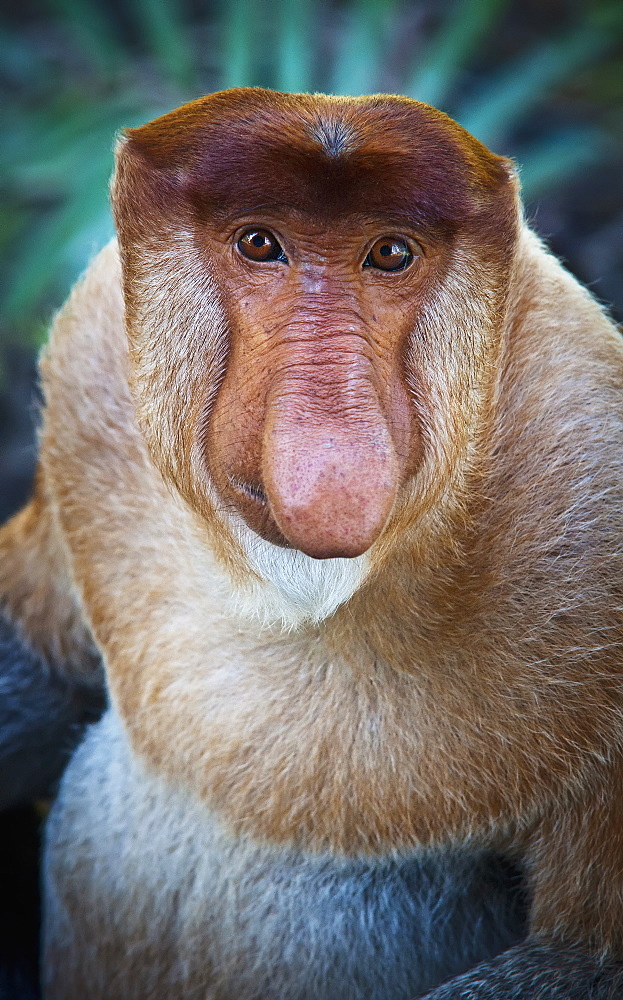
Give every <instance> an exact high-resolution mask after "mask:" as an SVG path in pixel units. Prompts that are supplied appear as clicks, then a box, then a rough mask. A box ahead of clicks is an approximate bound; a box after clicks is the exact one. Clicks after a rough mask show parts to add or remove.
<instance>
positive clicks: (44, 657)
mask: <svg viewBox="0 0 623 1000" xmlns="http://www.w3.org/2000/svg"><path fill="white" fill-rule="evenodd" d="M105 700H106V699H105V694H104V685H103V676H102V671H101V664H100V658H99V654H98V653H97V650H96V649H95V646H94V644H93V641H92V639H91V636H90V633H89V630H88V628H87V626H86V624H85V623H84V621H83V618H82V615H81V613H80V609H79V605H78V602H77V599H76V596H75V593H74V590H73V585H72V582H71V577H70V573H69V570H68V566H67V562H66V558H65V555H64V550H63V547H62V544H61V543H60V541H59V538H58V534H57V530H56V529H55V526H54V518H53V515H52V510H51V508H50V506H49V505H48V504H47V503H46V501H45V498H44V491H43V487H42V483H41V479H39V483H38V486H37V492H36V494H35V497H34V498H33V500H32V501H31V503H30V504H29V505H28V506H27V507H25V508H24V510H22V511H21V512H20V513H19V514H17V515H16V516H15V517H14V518H13V519H12V520H10V521H9V522H7V524H5V525H4V526H3V527H2V528H1V529H0V809H6V808H9V807H12V806H15V805H19V804H21V803H24V802H28V801H29V800H32V799H33V798H36V797H39V796H42V795H46V794H48V793H49V792H50V790H51V789H52V788H53V785H54V783H55V782H56V781H57V779H58V778H59V777H60V775H61V773H62V771H63V768H64V766H65V764H66V763H67V761H68V759H69V755H70V753H71V751H72V750H73V748H74V747H75V745H76V743H77V742H78V740H79V738H80V736H81V733H82V730H83V728H84V726H85V725H86V724H87V723H88V722H90V721H95V719H97V718H98V717H99V715H100V714H101V712H102V710H103V708H104V707H105Z"/></svg>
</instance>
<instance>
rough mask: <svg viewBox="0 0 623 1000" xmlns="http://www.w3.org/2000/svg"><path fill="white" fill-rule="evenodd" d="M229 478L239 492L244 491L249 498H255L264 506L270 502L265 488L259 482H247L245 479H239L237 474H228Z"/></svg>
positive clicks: (244, 494)
mask: <svg viewBox="0 0 623 1000" xmlns="http://www.w3.org/2000/svg"><path fill="white" fill-rule="evenodd" d="M227 478H228V479H229V482H230V484H231V486H233V488H234V489H235V490H236V492H237V493H242V494H243V496H245V497H248V499H249V500H255V501H256V502H257V503H261V504H262V505H263V506H266V505H267V504H268V500H267V498H266V494H265V493H264V490H263V489H262V487H261V486H259V485H258V484H257V483H247V482H245V480H244V479H239V478H238V477H237V476H228V477H227Z"/></svg>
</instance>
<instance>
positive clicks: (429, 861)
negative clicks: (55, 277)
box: [0, 90, 623, 1000]
mask: <svg viewBox="0 0 623 1000" xmlns="http://www.w3.org/2000/svg"><path fill="white" fill-rule="evenodd" d="M113 201H114V209H115V217H116V224H117V231H118V244H117V243H114V244H111V245H110V246H108V247H107V248H106V249H105V250H104V251H103V252H102V253H101V254H100V255H99V257H97V258H96V260H95V261H94V262H93V264H92V265H91V267H90V268H89V270H88V272H87V274H86V276H85V278H84V280H83V281H82V282H81V283H80V284H79V285H78V286H77V287H76V289H75V290H74V292H73V294H72V296H71V298H70V299H69V302H68V303H67V305H66V306H65V308H64V309H63V310H62V312H61V313H60V315H59V317H58V319H57V321H56V323H55V327H54V330H53V333H52V338H51V342H50V345H49V347H48V348H47V350H46V352H45V356H44V359H43V363H42V373H43V385H44V393H45V412H44V420H43V429H42V434H41V460H40V471H39V479H38V485H37V493H36V497H35V499H34V501H33V504H32V505H31V507H30V508H29V509H28V510H27V511H26V512H25V513H23V514H22V515H20V516H19V517H18V519H17V521H15V522H13V523H12V524H11V523H10V524H9V525H8V526H7V528H6V529H5V530H4V533H3V535H2V536H1V537H0V545H2V546H3V548H2V550H1V551H2V552H3V553H4V555H3V565H4V566H9V564H10V567H11V569H10V573H7V572H6V571H3V581H4V582H3V583H2V588H3V589H2V592H3V593H4V594H5V595H6V596H5V607H6V616H7V620H8V621H10V622H12V623H13V625H14V626H15V627H17V628H19V630H20V635H21V636H22V641H25V642H28V643H29V644H30V647H31V648H33V649H36V650H42V649H43V652H44V653H45V651H46V649H50V648H53V649H54V650H56V651H57V653H58V651H59V650H60V654H58V655H56V659H60V660H62V661H63V662H65V663H66V664H68V666H67V668H66V671H67V672H68V674H69V675H70V676H71V675H72V672H73V673H74V674H75V672H76V670H78V673H79V676H81V677H83V676H84V671H85V666H84V664H85V663H90V662H91V660H90V659H89V657H90V656H91V655H92V654H91V652H90V651H91V643H92V640H91V638H90V636H93V639H94V642H95V644H96V647H97V649H98V650H99V651H100V652H101V655H102V658H103V661H104V665H105V671H106V677H107V683H108V688H109V692H110V700H111V707H110V710H109V711H108V713H107V715H106V716H105V717H104V719H103V720H102V721H101V722H100V723H98V724H97V725H95V726H94V727H92V728H91V729H90V730H89V732H88V735H87V737H86V739H85V740H84V742H83V743H82V745H81V746H80V747H79V749H78V751H77V752H76V754H75V756H74V758H73V760H72V762H71V764H70V765H69V768H68V770H67V771H66V773H65V776H64V779H63V782H62V785H61V790H60V794H59V797H58V799H57V801H56V804H55V806H54V808H53V811H52V815H51V818H50V822H49V826H48V833H47V852H46V864H45V893H46V914H45V921H46V929H45V947H44V980H45V989H46V994H45V995H46V998H47V1000H76V998H82V997H88V998H89V1000H104V998H106V1000H116V998H119V1000H121V998H123V1000H147V998H149V1000H165V998H166V1000H170V998H173V997H175V998H176V1000H178V998H179V1000H191V998H192V1000H195V998H196V1000H199V998H201V1000H312V998H313V1000H412V998H414V997H416V996H419V995H422V994H424V993H425V992H426V991H427V990H431V989H432V990H433V992H432V993H430V997H431V998H435V1000H442V998H445V1000H450V998H454V1000H458V998H472V1000H486V998H495V1000H502V998H503V1000H534V998H539V997H542V998H547V1000H585V998H587V997H589V996H590V997H592V998H593V1000H606V998H609V1000H612V998H615V997H620V996H623V973H622V971H621V968H622V967H621V965H620V964H618V963H619V962H620V960H621V959H622V958H623V780H622V777H623V776H622V760H621V754H622V752H623V714H622V711H621V708H622V703H623V671H622V666H621V641H622V639H623V593H622V582H623V566H622V556H621V540H622V538H623V526H622V521H623V482H622V476H621V458H622V455H623V426H622V412H623V408H622V385H623V350H622V346H621V343H620V340H619V336H618V333H617V331H616V330H615V328H614V327H613V325H612V323H611V322H610V321H609V320H608V318H607V317H606V316H605V315H604V314H603V312H602V310H601V309H600V307H599V306H598V305H597V303H596V302H595V301H594V300H593V299H592V298H591V296H590V295H589V294H588V293H587V292H586V291H585V290H584V289H582V288H581V287H580V286H579V285H578V284H577V282H576V281H575V280H574V279H573V278H572V277H570V275H568V274H567V273H566V272H565V270H564V269H563V268H562V267H561V266H560V265H559V264H558V263H557V261H556V260H554V259H553V258H552V257H551V256H550V255H549V254H548V253H547V251H546V250H544V248H543V247H542V246H541V244H540V243H539V241H538V240H537V239H536V237H535V236H534V235H533V234H532V233H531V232H530V230H529V229H528V228H527V226H526V225H525V223H524V221H523V219H522V214H521V207H520V202H519V200H518V194H517V182H516V179H515V175H514V170H513V166H512V164H511V163H510V162H509V161H507V160H505V159H502V158H500V157H497V156H494V155H493V154H491V153H490V152H488V151H487V150H486V149H485V148H484V147H483V146H482V145H480V144H479V143H478V142H477V141H476V140H475V139H473V138H472V137H471V136H470V135H469V134H467V133H466V132H465V131H464V130H463V129H462V128H461V127H460V126H458V125H456V124H455V123H454V122H453V121H451V120H450V119H449V118H447V117H446V116H445V115H443V114H441V113H440V112H438V111H435V110H434V109H432V108H430V107H428V106H426V105H424V104H419V103H417V102H414V101H412V100H409V99H407V98H400V97H388V96H383V95H382V96H376V97H363V98H357V99H347V98H335V97H325V96H310V95H290V94H278V93H273V92H269V91H266V90H232V91H226V92H223V93H219V94H213V95H211V96H209V97H205V98H202V99H201V100H199V101H196V102H194V103H192V104H189V105H187V106H185V107H182V108H180V109H178V110H177V111H174V112H172V113H171V114H168V115H166V116H164V117H163V118H160V119H158V120H156V121H154V122H151V123H150V124H147V125H145V126H143V127H142V128H139V129H134V130H131V131H129V132H128V133H127V134H126V135H125V136H124V138H123V139H122V141H121V143H120V146H119V150H118V160H117V170H116V176H115V180H114V185H113ZM40 552H43V555H42V556H41V557H40V558H38V553H40ZM12 581H13V582H12ZM15 581H18V584H19V585H17V584H16V583H15ZM33 588H34V589H35V590H36V591H37V593H39V594H40V598H39V601H38V602H33V601H30V603H29V599H28V595H29V594H30V593H32V590H33ZM51 594H53V597H49V595H51ZM41 608H44V609H45V614H43V613H41ZM52 659H54V657H52ZM72 664H73V666H72ZM76 664H77V667H76V666H75V665H76ZM513 870H516V871H521V874H522V884H523V891H519V890H518V889H517V888H515V889H514V890H513V886H512V885H511V883H512V882H513V876H512V871H513ZM496 954H497V956H498V957H493V956H495V955H496ZM474 966H476V968H473V967H474ZM470 969H471V971H466V970H470ZM453 976H454V977H457V976H458V978H454V979H453V978H452V977H453ZM446 980H450V981H449V982H447V984H446V985H445V986H439V985H438V984H439V983H441V982H443V981H446Z"/></svg>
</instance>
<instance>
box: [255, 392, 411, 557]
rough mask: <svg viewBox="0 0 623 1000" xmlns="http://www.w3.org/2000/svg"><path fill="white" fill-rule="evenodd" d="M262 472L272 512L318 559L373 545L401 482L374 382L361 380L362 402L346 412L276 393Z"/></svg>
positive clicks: (297, 544) (296, 541)
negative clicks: (329, 409) (323, 407)
mask: <svg viewBox="0 0 623 1000" xmlns="http://www.w3.org/2000/svg"><path fill="white" fill-rule="evenodd" d="M349 388H350V390H351V392H352V388H353V387H352V383H351V385H350V387H349ZM350 394H351V393H349V395H350ZM262 478H263V482H264V488H265V490H266V495H267V498H268V503H269V505H270V509H271V512H272V515H273V517H274V519H275V521H276V523H277V525H278V527H279V529H280V531H281V532H282V533H283V535H284V536H285V537H286V539H287V540H288V542H289V543H290V544H291V545H292V546H293V547H294V548H297V549H300V550H301V552H305V553H306V554H307V555H309V556H313V557H314V558H315V559H331V558H336V557H338V556H343V557H353V556H358V555H361V554H362V553H363V552H365V551H366V550H367V549H369V548H370V546H371V545H372V543H373V542H374V541H375V540H376V539H377V538H378V536H379V535H380V533H381V531H382V530H383V528H384V526H385V523H386V522H387V519H388V517H389V515H390V512H391V509H392V505H393V503H394V500H395V497H396V492H397V489H398V480H399V467H398V461H397V458H396V453H395V450H394V445H393V442H392V438H391V435H390V432H389V428H388V426H387V423H386V420H385V418H384V416H383V414H382V412H381V409H380V407H379V404H378V400H377V399H376V396H375V394H374V391H373V389H372V388H371V386H370V384H369V383H367V382H365V383H362V388H361V393H360V394H358V398H357V402H356V405H355V406H351V407H349V408H348V410H347V411H346V412H345V413H344V415H336V413H335V412H334V411H333V412H330V413H329V414H327V413H326V412H325V413H323V412H322V407H319V401H318V400H317V399H310V398H309V397H308V396H307V394H304V393H301V392H300V391H297V392H292V393H288V394H276V393H275V394H273V396H272V398H269V400H268V407H267V412H266V423H265V430H264V441H263V453H262Z"/></svg>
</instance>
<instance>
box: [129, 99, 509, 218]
mask: <svg viewBox="0 0 623 1000" xmlns="http://www.w3.org/2000/svg"><path fill="white" fill-rule="evenodd" d="M126 150H127V152H128V154H129V155H134V156H135V157H136V156H138V158H139V159H140V161H142V162H143V163H144V164H145V167H146V168H147V170H152V171H154V170H155V171H157V172H158V173H159V174H160V185H161V190H162V191H164V190H165V188H168V190H169V191H171V192H173V190H174V189H175V190H176V191H177V192H178V195H179V196H181V197H185V198H186V200H187V202H188V203H189V204H190V205H192V206H193V207H194V210H195V211H196V212H197V213H198V214H199V215H210V214H214V213H215V212H222V213H224V214H226V213H227V212H233V211H235V210H240V209H243V210H244V209H245V206H247V207H249V208H251V207H252V206H259V205H265V204H267V203H271V204H273V205H275V204H277V205H279V204H281V205H283V206H285V207H287V208H289V209H293V210H296V211H299V212H302V213H307V214H311V215H312V216H314V218H316V219H322V218H323V216H325V215H326V216H327V217H335V216H336V214H337V215H346V214H357V215H361V214H366V213H367V214H370V215H373V214H384V215H386V216H387V215H392V214H393V215H395V216H396V217H397V218H402V217H404V216H406V217H407V221H411V222H412V223H413V224H414V225H418V226H421V227H424V228H428V229H430V230H431V231H434V230H440V231H443V232H448V231H449V230H452V229H454V228H456V226H457V225H458V226H460V225H461V224H462V222H464V221H466V220H467V218H468V217H472V216H473V214H474V211H479V210H480V208H481V207H482V204H483V202H486V201H488V200H490V198H491V197H492V196H495V195H496V194H497V192H498V191H499V190H500V189H501V188H503V187H509V183H508V182H509V178H510V173H511V171H510V170H509V164H508V161H505V160H503V159H502V158H500V157H497V156H494V155H493V154H492V153H490V152H489V151H488V150H487V149H486V148H485V147H484V146H482V145H481V144H480V143H478V142H477V140H475V139H474V138H473V137H472V136H470V135H469V134H468V133H467V132H465V131H464V129H462V128H461V127H460V126H459V125H457V124H456V123H455V122H453V121H452V120H451V119H450V118H448V117H447V116H446V115H444V114H442V113H441V112H439V111H436V110H435V109H434V108H431V107H429V106H428V105H425V104H421V103H419V102H417V101H413V100H410V99H409V98H403V97H393V96H387V95H376V96H371V97H361V98H344V97H329V96H326V95H310V94H281V93H277V92H274V91H266V90H260V89H239V90H230V91H222V92H220V93H217V94H212V95H209V96H208V97H205V98H201V99H200V100H198V101H194V102H193V103H191V104H188V105H185V106H184V107H182V108H179V109H177V111H174V112H172V113H170V114H168V115H165V116H163V117H162V118H158V119H156V120H155V121H153V122H150V123H148V124H147V125H144V126H142V127H141V128H138V129H133V130H130V131H129V132H128V133H127V140H126ZM494 200H495V197H494ZM496 211H497V209H496Z"/></svg>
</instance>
